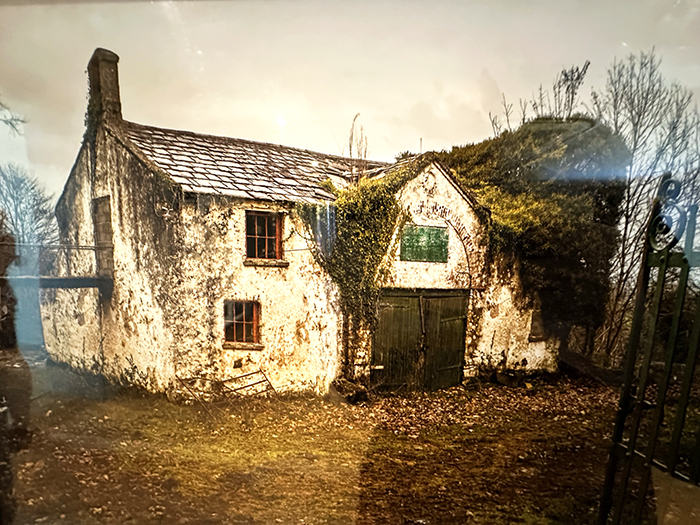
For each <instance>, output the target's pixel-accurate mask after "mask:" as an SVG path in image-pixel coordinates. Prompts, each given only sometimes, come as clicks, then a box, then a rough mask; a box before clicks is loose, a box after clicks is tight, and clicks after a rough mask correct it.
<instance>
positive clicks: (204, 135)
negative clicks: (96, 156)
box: [122, 120, 395, 167]
mask: <svg viewBox="0 0 700 525" xmlns="http://www.w3.org/2000/svg"><path fill="white" fill-rule="evenodd" d="M122 123H123V124H125V125H126V126H127V127H131V128H145V129H147V130H156V131H161V132H170V133H178V134H182V135H187V136H190V137H200V138H204V139H215V140H217V141H221V142H231V143H234V142H237V143H240V142H245V143H247V144H254V145H257V146H271V147H273V148H282V149H285V150H294V151H298V152H302V153H308V154H311V155H320V156H323V157H330V158H333V159H338V160H340V161H343V162H357V161H363V162H367V163H370V164H373V165H376V166H377V167H380V166H391V165H393V164H395V163H393V162H386V161H380V160H369V159H354V158H352V157H343V156H342V155H334V154H332V153H322V152H320V151H314V150H310V149H305V148H297V147H295V146H286V145H284V144H275V143H274V142H263V141H258V140H250V139H241V138H237V137H228V136H225V135H211V134H209V133H198V132H195V131H189V130H184V129H173V128H160V127H157V126H149V125H147V124H139V123H137V122H131V121H128V120H122Z"/></svg>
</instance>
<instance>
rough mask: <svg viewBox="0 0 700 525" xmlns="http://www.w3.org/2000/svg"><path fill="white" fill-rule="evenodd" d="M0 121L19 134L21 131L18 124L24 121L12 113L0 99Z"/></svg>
mask: <svg viewBox="0 0 700 525" xmlns="http://www.w3.org/2000/svg"><path fill="white" fill-rule="evenodd" d="M0 122H1V123H3V124H5V125H6V126H9V128H10V129H11V130H12V131H14V132H15V133H17V134H19V133H20V132H21V127H20V126H21V125H22V124H24V123H25V120H24V119H23V118H21V117H19V116H17V115H15V114H14V113H12V112H11V111H10V108H8V107H7V106H6V105H5V104H3V103H2V101H0Z"/></svg>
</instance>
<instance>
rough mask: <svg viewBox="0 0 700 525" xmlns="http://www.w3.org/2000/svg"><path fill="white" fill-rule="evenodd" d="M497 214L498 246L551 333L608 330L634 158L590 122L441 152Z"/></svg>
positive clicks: (544, 122) (544, 126)
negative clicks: (515, 260) (514, 263)
mask: <svg viewBox="0 0 700 525" xmlns="http://www.w3.org/2000/svg"><path fill="white" fill-rule="evenodd" d="M439 157H440V159H441V160H442V161H443V162H444V163H445V164H446V165H447V166H449V167H451V168H452V169H453V170H454V171H455V173H456V178H457V180H458V182H459V183H460V184H462V185H463V186H464V187H465V188H468V189H469V190H471V191H473V192H474V193H475V194H476V195H477V198H478V200H479V201H480V203H481V204H483V205H485V206H487V207H488V208H489V209H490V210H491V218H492V227H491V230H490V235H491V239H490V240H491V246H492V249H493V250H494V253H496V254H498V255H500V257H499V260H500V261H501V262H502V263H504V264H509V263H510V261H511V260H512V257H513V256H514V255H517V256H518V257H519V258H520V260H521V265H520V266H519V271H520V278H521V281H522V283H523V288H524V290H523V292H524V294H525V296H526V297H534V296H535V294H536V295H538V296H539V297H540V299H541V301H542V313H543V318H544V321H545V323H546V324H547V328H548V330H550V331H552V332H554V333H561V331H563V330H566V329H567V327H569V326H571V325H572V324H579V325H591V326H599V325H600V324H601V323H602V321H603V315H604V305H605V302H606V299H607V290H608V279H609V273H610V262H609V261H610V259H611V257H612V256H613V254H614V252H615V247H616V242H617V228H616V224H617V221H618V218H619V206H620V202H621V201H622V198H623V195H624V188H625V185H624V182H623V181H624V175H625V170H626V167H627V165H628V163H629V158H630V157H629V151H628V150H627V148H626V147H625V145H624V143H623V142H622V141H621V140H620V139H619V138H618V137H617V136H615V135H613V134H612V133H611V132H610V130H609V129H607V128H606V127H604V126H602V125H600V124H597V123H596V122H595V121H592V120H590V119H585V118H573V119H569V120H560V119H551V118H548V119H544V118H543V119H536V120H533V121H530V122H528V123H526V124H524V125H523V126H521V127H520V128H519V129H517V130H515V131H513V132H504V133H503V134H501V135H499V136H498V137H496V138H494V139H490V140H487V141H484V142H481V143H479V144H472V145H467V146H462V147H454V148H453V149H452V151H449V152H442V153H440V154H439Z"/></svg>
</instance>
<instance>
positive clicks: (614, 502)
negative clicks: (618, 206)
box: [599, 174, 700, 525]
mask: <svg viewBox="0 0 700 525" xmlns="http://www.w3.org/2000/svg"><path fill="white" fill-rule="evenodd" d="M680 195H681V185H680V183H679V182H678V181H676V180H674V179H672V178H671V176H670V174H666V175H664V176H663V178H662V181H661V185H660V186H659V191H658V194H657V198H656V200H655V202H654V208H653V211H652V216H651V220H650V223H649V228H648V233H647V238H646V246H645V250H644V255H643V258H642V261H641V268H640V273H639V280H638V283H637V287H638V289H637V298H636V302H635V307H634V314H633V318H632V325H631V332H630V338H629V343H628V348H627V355H626V357H625V364H624V380H623V386H622V392H621V395H620V404H619V409H618V413H617V417H616V420H615V428H614V431H613V437H612V441H613V444H612V447H611V451H610V456H609V459H608V466H607V471H606V477H605V485H604V489H603V494H602V498H601V506H600V514H599V523H600V524H601V525H604V524H608V523H612V524H620V523H634V524H639V523H657V517H658V518H659V521H658V523H663V522H664V518H665V517H668V516H669V513H675V514H676V518H678V519H680V520H681V521H675V522H677V523H699V522H700V516H695V518H693V517H691V514H692V513H694V512H695V510H693V509H691V508H690V507H689V506H688V505H691V506H693V505H695V504H696V503H695V502H699V503H700V492H698V493H697V494H695V495H694V496H691V497H687V494H689V492H688V490H689V491H696V490H698V489H697V488H696V487H697V486H698V480H700V378H699V377H698V373H696V366H695V365H696V360H697V357H698V342H699V340H700V304H698V303H699V302H700V300H699V298H698V297H699V296H700V292H699V291H700V274H699V272H698V270H699V269H700V251H696V250H695V246H694V242H695V235H696V217H697V209H698V207H697V205H691V206H688V207H687V208H686V207H684V206H682V205H681V204H680V202H679V197H680ZM698 368H699V370H698V371H697V372H700V367H698ZM679 484H680V485H682V487H683V490H685V493H686V497H685V500H683V498H680V499H679V500H678V501H677V502H676V503H675V507H674V506H673V505H671V506H669V494H670V491H672V490H674V489H673V487H674V485H675V486H678V485H679ZM691 494H692V492H691ZM662 496H663V497H662ZM672 507H673V508H672ZM698 509H700V506H699V507H698ZM697 512H700V510H698V511H697ZM696 519H697V520H698V521H693V520H696Z"/></svg>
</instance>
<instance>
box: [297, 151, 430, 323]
mask: <svg viewBox="0 0 700 525" xmlns="http://www.w3.org/2000/svg"><path fill="white" fill-rule="evenodd" d="M427 163H428V160H427V157H422V158H421V159H419V160H415V161H407V162H404V163H401V164H398V165H397V166H396V167H395V168H394V169H392V170H391V171H390V172H388V173H386V174H385V175H384V176H382V177H377V178H364V179H361V180H360V181H359V182H358V183H357V184H356V185H353V186H350V187H349V188H347V189H346V190H342V191H339V192H338V198H337V200H336V201H335V203H334V205H335V208H336V214H335V217H336V232H337V233H336V237H335V242H334V244H333V248H332V250H331V252H330V254H329V255H327V256H324V255H323V254H322V253H321V252H320V251H317V252H316V256H317V259H318V260H319V262H320V263H321V265H322V266H323V267H324V268H325V269H326V270H327V271H328V273H329V274H330V276H331V278H332V279H333V280H334V281H335V283H336V284H337V285H338V287H339V289H340V295H341V306H342V308H343V310H344V312H345V314H346V315H349V316H352V317H353V318H354V319H355V322H356V323H358V322H359V323H358V325H364V326H370V327H371V326H373V324H374V321H375V317H376V307H377V301H378V299H379V290H380V286H381V282H382V275H380V273H381V272H380V268H379V267H380V264H381V262H382V259H383V258H384V256H385V255H386V253H387V251H388V250H389V245H390V243H391V238H392V235H393V233H394V229H395V227H396V225H397V223H400V222H401V220H400V218H401V214H402V212H401V207H400V205H399V203H398V201H397V200H396V193H397V192H398V191H399V190H400V189H401V188H402V187H403V186H404V185H405V184H406V183H407V182H408V181H409V180H411V179H413V178H414V177H416V175H417V174H418V173H419V172H420V171H421V169H422V168H423V167H424V166H425V165H426V164H427ZM323 206H324V207H325V204H324V205H323ZM296 210H297V214H298V215H299V216H300V217H301V218H302V219H303V220H304V221H305V222H306V224H308V225H309V226H310V227H311V229H312V230H313V229H314V225H315V224H316V223H315V222H314V221H313V217H314V216H315V215H316V205H309V204H299V205H297V208H296ZM399 225H401V224H399ZM314 233H315V234H316V235H318V232H314Z"/></svg>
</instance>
